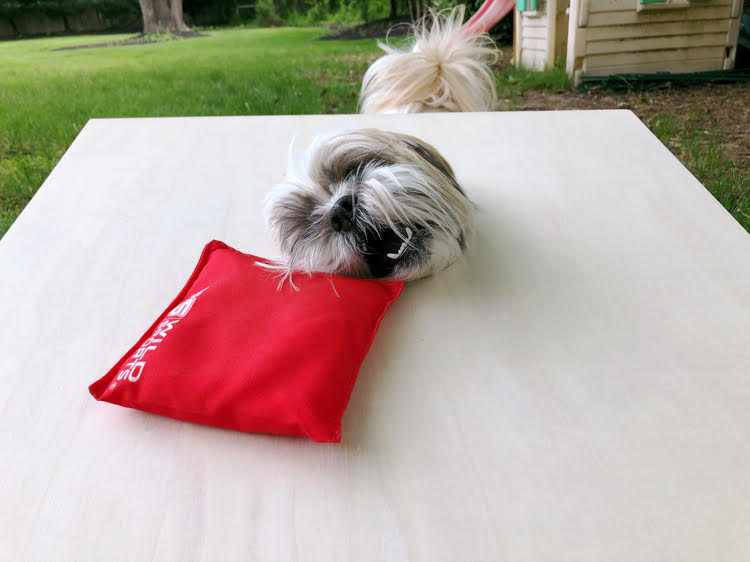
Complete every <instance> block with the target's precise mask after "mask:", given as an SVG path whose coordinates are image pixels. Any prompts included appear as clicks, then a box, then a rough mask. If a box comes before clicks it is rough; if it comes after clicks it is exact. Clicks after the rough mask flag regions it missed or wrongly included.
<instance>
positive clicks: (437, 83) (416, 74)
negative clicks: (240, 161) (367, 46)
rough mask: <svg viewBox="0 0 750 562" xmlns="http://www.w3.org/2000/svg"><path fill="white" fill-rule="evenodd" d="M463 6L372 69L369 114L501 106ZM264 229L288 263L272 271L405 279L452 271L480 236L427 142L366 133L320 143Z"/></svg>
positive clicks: (279, 196)
mask: <svg viewBox="0 0 750 562" xmlns="http://www.w3.org/2000/svg"><path fill="white" fill-rule="evenodd" d="M462 19H463V8H462V7H461V8H459V9H454V10H452V11H450V12H449V13H447V15H446V14H442V15H437V16H435V15H433V19H432V20H431V21H430V22H429V23H423V24H422V25H421V26H418V27H416V28H415V29H414V43H413V46H412V47H411V48H409V49H407V50H406V51H398V50H396V49H392V48H391V47H386V46H383V48H384V49H385V50H386V53H387V54H386V55H385V56H384V57H382V58H381V59H379V60H378V61H376V62H375V63H374V64H373V66H372V67H371V68H370V69H369V70H368V71H367V74H366V76H365V78H364V82H363V86H362V93H361V108H362V112H366V113H395V112H398V113H414V112H424V111H481V110H487V109H492V108H494V103H495V89H494V82H493V80H492V75H491V73H490V71H489V69H488V67H487V62H488V60H489V59H490V58H491V57H492V56H494V55H493V53H494V49H491V48H490V47H489V45H488V43H487V41H488V40H487V39H486V38H485V37H484V36H479V38H477V36H473V37H464V36H463V35H462V34H461V32H460V27H461V22H462ZM264 214H265V219H266V224H267V225H268V228H269V230H270V232H271V234H272V235H273V237H274V238H275V239H276V241H277V243H278V245H279V247H280V249H281V250H282V252H283V257H282V258H281V259H279V260H278V261H277V262H276V266H275V268H276V269H278V270H280V271H281V272H282V274H283V277H284V278H285V279H286V278H288V279H290V281H291V282H292V285H293V284H294V282H293V279H292V273H293V272H294V271H301V272H307V273H309V272H313V271H322V272H329V273H338V274H343V275H349V276H355V277H375V278H385V279H397V280H404V281H410V280H414V279H419V278H421V277H425V276H428V275H431V274H432V273H435V272H437V271H440V270H442V269H444V268H446V267H448V266H449V265H451V264H452V263H454V262H455V261H456V260H457V259H458V258H459V257H460V256H461V254H462V252H463V251H464V250H465V248H466V245H467V244H468V243H469V242H470V240H471V239H472V235H473V233H474V206H473V204H472V203H471V201H470V200H469V199H468V197H467V196H466V194H465V193H464V191H463V189H462V188H461V187H460V186H459V184H458V182H457V181H456V177H455V175H454V173H453V170H452V169H451V167H450V165H449V164H448V162H446V160H445V159H444V158H443V157H442V156H441V155H440V153H439V152H438V151H437V150H436V149H435V148H434V147H432V146H430V145H429V144H427V143H426V142H424V141H422V140H419V139H417V138H415V137H412V136H409V135H404V134H400V133H392V132H386V131H380V130H376V129H364V130H357V131H346V132H340V133H331V134H327V135H322V136H320V137H318V138H317V139H315V140H314V141H313V143H312V144H311V146H310V147H309V148H308V149H307V151H306V152H305V154H304V155H303V156H302V157H298V156H297V155H296V154H294V150H293V148H290V155H289V164H288V171H287V174H286V177H285V178H284V180H283V181H282V183H280V184H279V185H278V186H276V187H275V188H274V189H273V190H272V191H271V192H270V193H269V194H268V196H267V198H266V203H265V209H264Z"/></svg>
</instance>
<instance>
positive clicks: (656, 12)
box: [514, 0, 742, 84]
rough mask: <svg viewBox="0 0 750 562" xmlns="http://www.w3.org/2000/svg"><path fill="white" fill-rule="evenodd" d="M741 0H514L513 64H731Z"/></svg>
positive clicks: (610, 67) (578, 73)
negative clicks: (515, 0)
mask: <svg viewBox="0 0 750 562" xmlns="http://www.w3.org/2000/svg"><path fill="white" fill-rule="evenodd" d="M741 16H742V0H696V1H689V0H517V2H516V10H515V15H514V17H515V22H514V23H515V25H514V29H515V31H514V57H515V64H516V65H518V66H524V67H528V68H533V69H539V70H541V69H544V68H551V67H552V66H554V65H555V63H558V62H564V64H565V67H566V69H567V71H568V74H570V76H571V77H572V78H573V80H574V82H575V83H576V84H578V83H580V81H581V78H582V77H584V76H610V75H613V74H652V73H660V72H671V73H689V72H702V71H708V70H727V69H731V68H733V67H734V60H735V57H736V54H737V37H738V33H739V26H740V18H741Z"/></svg>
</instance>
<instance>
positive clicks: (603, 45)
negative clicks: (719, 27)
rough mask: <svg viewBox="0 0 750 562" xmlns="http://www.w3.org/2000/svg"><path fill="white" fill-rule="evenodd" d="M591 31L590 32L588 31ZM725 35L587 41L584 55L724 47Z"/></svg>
mask: <svg viewBox="0 0 750 562" xmlns="http://www.w3.org/2000/svg"><path fill="white" fill-rule="evenodd" d="M589 31H591V30H589ZM726 41H727V34H726V33H707V34H705V35H685V36H675V37H649V38H645V39H615V40H611V41H588V42H587V43H586V54H592V55H593V54H603V53H627V52H631V51H653V50H664V49H684V48H686V47H708V46H713V45H725V44H726Z"/></svg>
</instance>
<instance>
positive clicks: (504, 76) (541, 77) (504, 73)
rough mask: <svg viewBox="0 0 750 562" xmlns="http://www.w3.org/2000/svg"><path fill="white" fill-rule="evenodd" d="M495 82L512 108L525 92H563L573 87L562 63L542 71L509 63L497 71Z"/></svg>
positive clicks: (500, 93) (498, 92)
mask: <svg viewBox="0 0 750 562" xmlns="http://www.w3.org/2000/svg"><path fill="white" fill-rule="evenodd" d="M495 84H496V86H497V95H498V98H500V99H501V100H506V103H508V104H509V107H510V109H514V108H515V107H516V105H517V99H518V97H519V96H521V94H523V93H524V92H528V91H530V90H545V91H549V92H563V91H566V90H569V89H570V88H571V83H570V78H568V73H567V72H566V71H565V68H564V67H563V66H562V65H557V66H555V67H554V68H551V69H549V70H542V71H537V70H529V69H527V68H520V67H515V66H512V65H509V66H506V67H505V68H503V69H502V70H500V71H499V72H498V73H497V77H496V80H495Z"/></svg>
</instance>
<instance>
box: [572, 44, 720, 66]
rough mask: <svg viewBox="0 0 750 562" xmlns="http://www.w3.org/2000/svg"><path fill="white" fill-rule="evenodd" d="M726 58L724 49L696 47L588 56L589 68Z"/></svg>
mask: <svg viewBox="0 0 750 562" xmlns="http://www.w3.org/2000/svg"><path fill="white" fill-rule="evenodd" d="M723 56H724V47H696V48H693V49H672V50H667V51H645V52H632V53H614V54H608V55H588V56H587V57H586V62H587V63H588V65H589V66H618V65H623V64H636V63H650V62H660V61H664V62H677V61H684V60H706V59H720V58H721V57H723Z"/></svg>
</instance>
